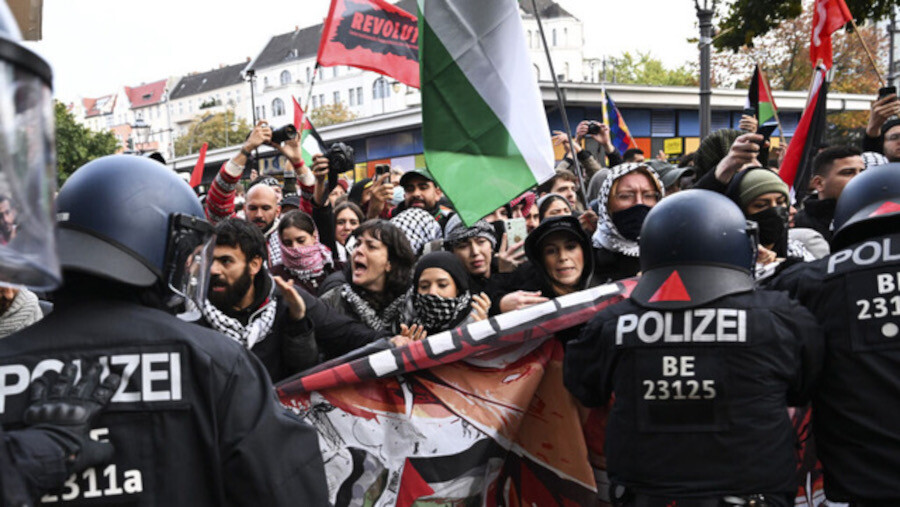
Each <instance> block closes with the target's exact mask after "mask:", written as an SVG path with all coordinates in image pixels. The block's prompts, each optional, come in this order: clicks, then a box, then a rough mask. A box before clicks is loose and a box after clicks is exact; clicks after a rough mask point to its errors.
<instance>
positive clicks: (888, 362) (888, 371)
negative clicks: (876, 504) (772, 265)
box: [773, 234, 900, 504]
mask: <svg viewBox="0 0 900 507" xmlns="http://www.w3.org/2000/svg"><path fill="white" fill-rule="evenodd" d="M898 273H900V234H896V235H891V236H884V237H879V238H875V239H873V240H871V241H866V242H862V243H859V244H856V245H853V246H851V247H849V248H846V249H844V250H840V251H837V252H835V253H833V254H831V255H830V256H828V257H825V258H823V259H820V260H818V261H815V262H811V263H808V264H800V265H797V266H794V267H792V268H791V269H789V270H786V271H785V272H784V273H782V274H781V276H779V277H778V278H777V279H776V280H775V281H774V282H773V287H774V288H776V289H781V290H787V291H788V293H790V294H791V295H792V296H793V297H795V298H797V300H799V301H800V302H801V303H803V304H804V305H805V306H807V307H808V308H810V309H811V310H812V311H813V313H814V314H815V315H816V317H817V318H818V320H819V321H820V322H821V324H822V327H823V328H824V330H825V331H824V332H825V363H824V368H823V371H822V380H821V382H820V383H819V386H818V388H817V389H816V392H815V393H814V396H813V435H814V436H815V439H816V449H817V452H818V454H819V459H820V461H821V462H822V465H823V468H824V473H825V493H826V495H827V496H828V499H829V500H832V501H851V500H857V501H859V500H867V499H868V500H892V501H894V502H896V503H897V504H900V424H898V423H897V421H898V420H900V285H898V283H900V279H898Z"/></svg>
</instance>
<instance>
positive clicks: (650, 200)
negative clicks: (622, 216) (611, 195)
mask: <svg viewBox="0 0 900 507" xmlns="http://www.w3.org/2000/svg"><path fill="white" fill-rule="evenodd" d="M638 196H640V198H641V203H643V204H656V203H657V202H658V201H659V192H640V193H638V192H617V193H616V200H617V201H619V202H624V203H630V204H634V203H636V202H638Z"/></svg>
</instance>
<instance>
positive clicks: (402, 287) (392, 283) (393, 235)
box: [353, 219, 416, 300]
mask: <svg viewBox="0 0 900 507" xmlns="http://www.w3.org/2000/svg"><path fill="white" fill-rule="evenodd" d="M366 233H368V234H369V235H370V236H372V237H373V238H375V239H377V240H378V241H381V242H382V243H384V246H386V247H387V251H388V262H390V263H391V268H392V269H391V270H390V271H389V272H388V273H387V276H386V281H385V288H384V291H385V293H386V295H387V296H388V297H389V298H390V299H391V300H393V299H394V298H396V297H398V296H400V295H402V294H404V293H405V292H406V289H407V288H408V287H409V280H410V274H411V272H412V267H413V264H415V262H416V256H415V254H413V251H412V247H410V246H409V240H407V239H406V235H405V234H403V231H401V230H400V229H399V228H397V227H396V226H395V225H394V224H392V223H390V222H389V221H387V220H381V219H373V220H367V221H365V222H363V223H362V224H360V226H359V227H357V228H356V230H354V231H353V236H354V237H355V238H357V239H359V238H360V237H361V236H362V235H363V234H366Z"/></svg>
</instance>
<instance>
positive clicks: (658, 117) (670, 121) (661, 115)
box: [650, 110, 675, 137]
mask: <svg viewBox="0 0 900 507" xmlns="http://www.w3.org/2000/svg"><path fill="white" fill-rule="evenodd" d="M650 135H651V136H653V137H674V136H675V111H666V110H653V111H651V112H650Z"/></svg>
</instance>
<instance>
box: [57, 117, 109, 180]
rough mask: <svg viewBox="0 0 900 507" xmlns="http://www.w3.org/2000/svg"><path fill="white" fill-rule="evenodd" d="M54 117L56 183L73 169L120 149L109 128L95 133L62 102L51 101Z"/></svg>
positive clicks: (66, 177)
mask: <svg viewBox="0 0 900 507" xmlns="http://www.w3.org/2000/svg"><path fill="white" fill-rule="evenodd" d="M53 108H54V111H53V112H54V114H55V116H56V167H57V171H58V178H59V184H60V185H62V184H63V183H65V181H66V179H68V177H69V176H71V175H72V173H73V172H75V170H76V169H78V168H79V167H81V166H83V165H84V164H87V163H88V162H90V161H91V160H94V159H95V158H99V157H103V156H105V155H112V154H113V153H116V152H117V151H119V149H120V148H121V145H120V144H119V140H118V139H117V138H116V136H115V134H113V133H112V132H110V131H106V132H94V131H93V130H90V129H88V128H87V127H85V126H84V125H81V124H80V123H78V122H77V121H75V117H74V116H72V113H70V112H69V111H68V110H67V109H66V106H65V104H63V103H61V102H59V101H56V102H55V103H54V104H53Z"/></svg>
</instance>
